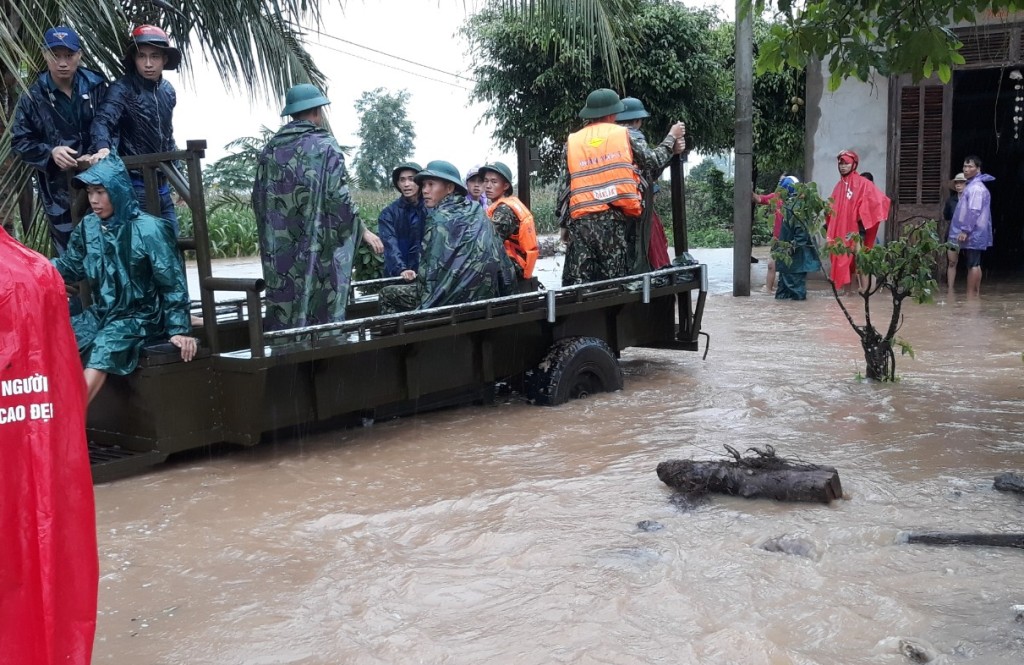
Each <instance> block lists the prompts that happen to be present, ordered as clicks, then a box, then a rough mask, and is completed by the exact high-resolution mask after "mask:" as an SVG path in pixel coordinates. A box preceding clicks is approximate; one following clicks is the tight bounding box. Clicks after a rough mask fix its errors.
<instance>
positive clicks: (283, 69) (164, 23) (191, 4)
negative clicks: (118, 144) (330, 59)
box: [0, 0, 344, 224]
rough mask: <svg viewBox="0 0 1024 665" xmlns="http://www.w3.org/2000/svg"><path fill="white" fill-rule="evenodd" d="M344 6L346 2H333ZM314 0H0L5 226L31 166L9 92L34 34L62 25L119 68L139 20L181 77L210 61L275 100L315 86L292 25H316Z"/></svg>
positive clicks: (112, 68) (99, 66) (36, 39)
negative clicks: (18, 142) (16, 151)
mask: <svg viewBox="0 0 1024 665" xmlns="http://www.w3.org/2000/svg"><path fill="white" fill-rule="evenodd" d="M335 1H336V2H337V3H338V4H343V2H344V0H335ZM321 4H323V3H321V2H318V1H316V0H232V1H231V2H225V1H224V0H91V1H84V2H83V1H82V0H0V9H2V10H3V17H2V19H0V223H3V224H10V222H11V220H12V219H13V217H14V215H15V209H16V207H17V199H18V196H19V193H20V192H21V191H23V189H24V187H25V186H26V184H27V183H28V180H29V177H30V175H31V174H30V172H29V170H28V169H27V168H25V167H24V166H22V165H21V163H20V162H18V161H17V160H16V159H14V158H13V155H12V152H11V120H12V119H13V116H14V106H15V102H16V101H17V98H18V97H19V96H20V95H21V94H22V93H24V92H25V91H26V90H27V88H28V85H29V84H30V83H31V82H32V80H33V77H34V76H35V74H36V72H38V71H40V70H42V69H43V58H42V37H43V33H44V32H45V31H46V29H47V28H50V27H52V26H54V25H61V24H65V25H70V26H71V27H73V28H74V29H75V30H76V31H78V33H79V35H81V37H82V40H83V42H84V49H83V51H84V57H83V65H84V66H86V67H90V68H92V69H96V70H98V71H100V72H102V73H104V74H105V75H106V76H107V77H108V78H111V79H114V78H117V77H118V76H120V75H121V74H122V73H123V63H122V60H123V58H124V53H125V48H126V45H127V40H126V36H127V35H128V34H129V31H130V30H131V28H132V27H133V26H135V25H138V24H140V23H153V24H156V25H159V26H160V27H162V28H164V29H166V30H167V31H168V33H169V34H170V35H171V38H172V40H173V41H174V42H175V45H176V46H178V48H180V49H181V51H182V70H183V74H184V75H185V76H190V75H191V71H192V70H193V69H194V68H195V67H197V66H202V65H203V63H209V64H212V65H213V67H214V68H215V69H216V70H217V71H218V72H219V73H220V75H221V77H222V79H223V80H224V84H225V85H226V86H228V87H230V88H233V89H236V90H247V91H250V92H251V93H253V94H254V95H255V96H262V97H263V98H265V99H268V100H270V99H272V100H277V99H279V98H280V97H281V96H282V95H283V93H284V91H285V90H286V89H287V88H288V87H290V86H291V85H294V84H295V83H304V82H312V83H315V84H317V85H321V86H322V85H323V83H324V80H325V77H324V74H323V72H321V71H320V69H319V68H318V67H317V66H316V63H315V62H314V61H313V58H312V56H311V55H310V54H309V52H308V51H307V50H306V47H305V43H304V41H303V31H302V29H301V28H299V27H298V26H309V27H310V29H314V30H316V29H319V27H320V26H321V13H320V9H321Z"/></svg>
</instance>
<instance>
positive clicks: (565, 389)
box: [526, 337, 622, 406]
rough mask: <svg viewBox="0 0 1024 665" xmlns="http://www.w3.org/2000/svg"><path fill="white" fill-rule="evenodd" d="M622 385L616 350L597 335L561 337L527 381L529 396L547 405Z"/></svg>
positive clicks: (614, 388) (562, 402) (536, 401)
mask: <svg viewBox="0 0 1024 665" xmlns="http://www.w3.org/2000/svg"><path fill="white" fill-rule="evenodd" d="M621 389H622V370H621V369H620V368H619V363H618V361H617V360H616V359H615V354H614V353H612V350H611V347H609V346H608V344H607V343H606V342H605V341H604V340H603V339H600V338H597V337H567V338H565V339H560V340H558V341H557V342H555V343H554V344H552V345H551V348H550V349H548V353H547V355H546V356H544V360H542V361H541V363H540V364H539V365H538V366H537V367H536V369H533V370H531V372H530V375H529V376H527V381H526V395H527V397H529V398H530V399H531V400H533V402H534V403H535V404H541V405H544V406H558V405H559V404H565V403H566V402H568V401H569V400H571V399H576V398H579V397H586V396H588V395H591V394H593V393H599V392H612V391H615V390H621Z"/></svg>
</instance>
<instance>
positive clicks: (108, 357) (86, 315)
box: [53, 155, 191, 375]
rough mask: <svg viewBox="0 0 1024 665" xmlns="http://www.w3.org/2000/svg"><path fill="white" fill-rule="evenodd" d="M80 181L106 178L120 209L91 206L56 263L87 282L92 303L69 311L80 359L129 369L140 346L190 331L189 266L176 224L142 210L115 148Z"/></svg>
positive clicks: (73, 279)
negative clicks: (107, 211)
mask: <svg viewBox="0 0 1024 665" xmlns="http://www.w3.org/2000/svg"><path fill="white" fill-rule="evenodd" d="M75 180H76V183H77V184H80V185H82V186H87V185H103V187H105V188H106V190H107V193H108V194H109V195H110V201H111V203H112V204H113V206H114V214H113V215H112V216H111V217H109V218H108V219H100V218H99V217H98V216H97V215H96V214H95V213H90V214H89V215H88V216H87V217H86V218H85V219H83V220H82V221H81V223H79V224H78V226H76V227H75V229H74V231H72V232H71V239H70V241H69V242H68V249H67V252H66V253H65V254H64V256H62V257H60V258H57V259H53V265H54V266H55V267H56V268H57V270H58V271H59V272H60V274H61V276H62V277H63V278H64V282H65V283H67V284H75V283H77V282H80V281H82V280H86V281H88V283H89V289H90V290H91V295H92V304H91V305H90V306H89V307H87V308H86V309H85V310H84V311H83V312H82V313H81V314H76V315H74V316H72V317H71V325H72V327H73V328H74V330H75V339H76V340H77V341H78V352H79V353H80V354H81V356H82V365H83V366H84V367H86V368H93V369H98V370H100V371H103V372H107V373H109V374H122V375H123V374H130V373H131V372H132V371H134V370H135V367H136V366H137V365H138V362H139V354H140V352H141V350H142V347H144V346H146V345H147V344H153V343H157V342H165V341H167V340H168V339H169V338H170V337H173V336H174V335H187V334H189V332H190V331H191V327H190V325H189V300H188V286H187V283H186V281H185V267H184V265H183V263H182V259H181V254H180V252H178V248H177V244H176V239H175V237H174V230H173V228H172V226H171V223H170V222H168V221H167V220H165V219H161V218H159V217H154V216H152V215H148V214H146V213H144V212H142V211H141V210H140V209H139V204H138V203H137V202H136V199H135V191H134V190H133V189H132V183H131V180H129V178H128V171H127V170H126V169H125V166H124V162H122V161H121V160H120V159H119V158H118V157H116V156H114V155H111V156H110V157H108V158H107V159H104V160H102V161H101V162H99V163H98V164H96V165H95V166H93V167H92V168H90V169H89V170H88V171H86V172H85V173H82V174H81V175H79V176H78V177H77V178H76V179H75Z"/></svg>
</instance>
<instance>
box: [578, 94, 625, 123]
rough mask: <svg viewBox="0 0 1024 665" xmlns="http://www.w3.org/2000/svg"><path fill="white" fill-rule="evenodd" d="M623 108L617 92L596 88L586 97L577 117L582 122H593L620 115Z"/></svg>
mask: <svg viewBox="0 0 1024 665" xmlns="http://www.w3.org/2000/svg"><path fill="white" fill-rule="evenodd" d="M625 108H626V107H624V106H623V105H622V100H620V99H619V94H618V93H617V92H615V91H614V90H612V89H610V88H598V89H597V90H595V91H594V92H592V93H590V94H589V95H587V103H586V105H585V106H584V107H583V110H582V111H580V114H579V115H580V117H581V118H583V119H584V120H593V119H594V118H603V117H605V116H606V115H615V114H616V113H621V112H622V111H623V110H625Z"/></svg>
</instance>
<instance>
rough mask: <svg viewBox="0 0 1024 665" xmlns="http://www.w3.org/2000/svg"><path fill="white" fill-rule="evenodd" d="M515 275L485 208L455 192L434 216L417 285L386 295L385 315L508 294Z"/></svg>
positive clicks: (394, 288) (432, 212)
mask: <svg viewBox="0 0 1024 665" xmlns="http://www.w3.org/2000/svg"><path fill="white" fill-rule="evenodd" d="M514 284H515V272H514V270H513V268H512V260H511V259H509V258H508V255H507V254H506V253H505V248H504V247H503V246H502V244H501V240H500V239H499V238H498V237H497V235H496V234H495V232H494V227H493V225H492V224H491V221H490V220H489V219H488V218H487V215H486V213H484V209H483V208H481V207H480V204H479V203H475V202H473V201H467V200H466V198H465V196H463V195H461V194H458V193H452V194H449V195H448V196H446V197H445V198H444V199H442V200H441V202H440V203H439V204H438V206H437V207H436V208H433V209H432V210H430V211H429V214H428V215H427V223H426V225H425V229H424V232H423V246H422V248H421V251H420V268H419V271H417V274H416V279H415V280H414V281H413V283H411V284H402V285H399V286H388V287H385V288H383V289H381V292H380V311H381V314H394V313H395V312H407V311H410V310H414V309H426V308H428V307H442V306H444V305H454V304H458V303H464V302H473V301H476V300H484V299H486V298H494V297H497V296H504V295H508V294H510V293H512V292H513V288H514Z"/></svg>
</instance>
